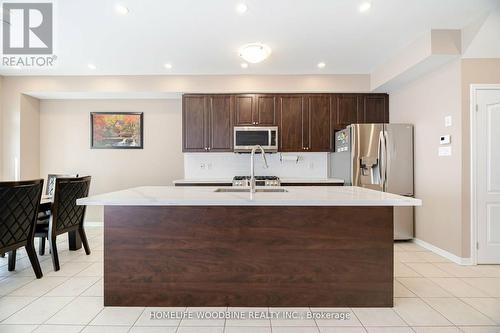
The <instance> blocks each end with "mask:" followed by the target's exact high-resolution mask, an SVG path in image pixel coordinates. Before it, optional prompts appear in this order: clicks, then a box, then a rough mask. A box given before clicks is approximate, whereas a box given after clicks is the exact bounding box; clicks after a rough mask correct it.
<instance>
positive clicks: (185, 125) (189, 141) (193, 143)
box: [182, 95, 208, 152]
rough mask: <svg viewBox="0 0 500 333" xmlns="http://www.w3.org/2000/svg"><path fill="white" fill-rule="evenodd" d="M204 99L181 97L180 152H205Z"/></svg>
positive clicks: (195, 96) (194, 96)
mask: <svg viewBox="0 0 500 333" xmlns="http://www.w3.org/2000/svg"><path fill="white" fill-rule="evenodd" d="M206 122H207V119H206V97H205V96H204V95H189V96H183V97H182V151H183V152H198V151H207V148H208V147H207V144H206V143H207V132H206Z"/></svg>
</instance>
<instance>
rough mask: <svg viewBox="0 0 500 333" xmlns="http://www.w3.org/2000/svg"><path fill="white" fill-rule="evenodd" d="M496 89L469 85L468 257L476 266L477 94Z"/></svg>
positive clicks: (480, 85)
mask: <svg viewBox="0 0 500 333" xmlns="http://www.w3.org/2000/svg"><path fill="white" fill-rule="evenodd" d="M490 89H498V90H500V84H471V85H470V110H469V116H470V236H471V238H470V256H471V264H472V265H477V242H478V237H477V236H478V235H477V227H478V221H477V189H476V180H477V170H478V167H477V160H476V157H477V152H476V145H477V133H476V123H477V112H476V105H477V93H478V92H479V91H480V90H490Z"/></svg>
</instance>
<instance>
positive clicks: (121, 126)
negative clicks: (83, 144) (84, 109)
mask: <svg viewBox="0 0 500 333" xmlns="http://www.w3.org/2000/svg"><path fill="white" fill-rule="evenodd" d="M90 148H91V149H144V113H143V112H91V113H90Z"/></svg>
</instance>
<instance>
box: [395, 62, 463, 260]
mask: <svg viewBox="0 0 500 333" xmlns="http://www.w3.org/2000/svg"><path fill="white" fill-rule="evenodd" d="M390 112H391V122H395V123H412V124H414V125H415V145H414V146H415V196H416V197H417V198H419V199H422V201H423V205H422V207H418V208H416V210H415V230H416V237H417V238H419V239H421V240H424V241H426V242H428V243H431V244H433V245H435V246H437V247H439V248H441V249H444V250H446V251H449V252H451V253H454V254H455V255H458V256H460V255H461V253H462V230H461V214H460V209H461V200H462V198H461V194H460V193H461V192H460V191H461V181H462V173H461V165H462V159H461V158H462V149H461V145H462V142H461V140H460V138H461V121H462V119H461V118H462V117H461V85H460V60H456V61H453V62H452V63H449V64H447V65H445V66H443V67H442V68H440V69H439V70H437V71H434V72H432V73H430V74H427V75H425V76H424V77H422V78H420V79H418V80H416V81H413V82H412V83H410V84H408V85H406V86H404V87H403V88H401V89H399V90H397V91H393V92H391V95H390ZM447 115H451V116H452V118H453V126H452V127H449V128H445V127H444V117H445V116H447ZM443 134H450V135H451V138H452V145H451V146H452V156H449V157H439V156H438V147H439V136H440V135H443Z"/></svg>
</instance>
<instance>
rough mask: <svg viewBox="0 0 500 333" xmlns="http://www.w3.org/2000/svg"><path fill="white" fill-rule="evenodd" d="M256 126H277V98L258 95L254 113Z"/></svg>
mask: <svg viewBox="0 0 500 333" xmlns="http://www.w3.org/2000/svg"><path fill="white" fill-rule="evenodd" d="M253 121H254V122H255V125H261V126H275V125H276V123H277V122H276V96H274V95H256V96H255V109H254V113H253Z"/></svg>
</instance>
